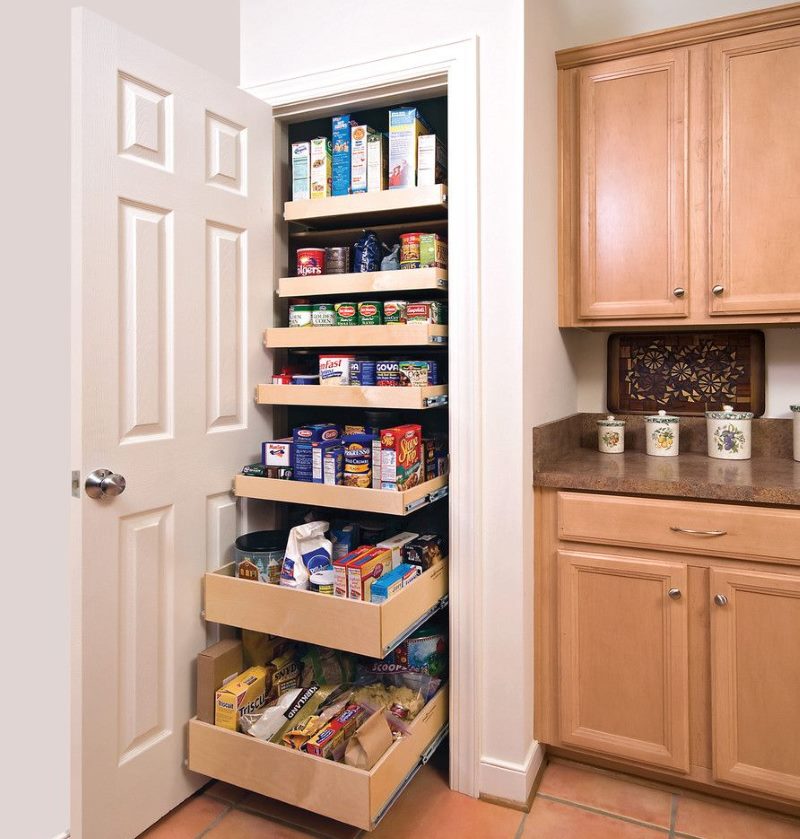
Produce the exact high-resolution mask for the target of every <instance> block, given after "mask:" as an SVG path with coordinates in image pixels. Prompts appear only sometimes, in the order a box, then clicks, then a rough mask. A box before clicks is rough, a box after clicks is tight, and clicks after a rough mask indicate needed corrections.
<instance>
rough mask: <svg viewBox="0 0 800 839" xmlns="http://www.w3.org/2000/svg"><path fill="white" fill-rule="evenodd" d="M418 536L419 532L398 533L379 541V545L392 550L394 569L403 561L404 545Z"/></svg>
mask: <svg viewBox="0 0 800 839" xmlns="http://www.w3.org/2000/svg"><path fill="white" fill-rule="evenodd" d="M418 536H419V533H398V534H397V536H392V538H391V539H384V540H383V541H382V542H378V544H377V547H379V548H384V549H385V550H387V551H391V552H392V563H391V566H392V568H393V569H394V568H397V566H398V565H400V563H401V562H402V561H403V545H405V544H407V543H408V542H410V541H411V540H412V539H416V538H417V537H418Z"/></svg>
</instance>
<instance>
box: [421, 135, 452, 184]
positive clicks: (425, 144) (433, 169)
mask: <svg viewBox="0 0 800 839" xmlns="http://www.w3.org/2000/svg"><path fill="white" fill-rule="evenodd" d="M446 182H447V152H446V151H445V148H444V143H443V142H442V141H441V140H440V139H439V137H438V136H437V135H436V134H423V135H422V136H421V137H419V138H418V139H417V186H433V185H434V184H443V183H446Z"/></svg>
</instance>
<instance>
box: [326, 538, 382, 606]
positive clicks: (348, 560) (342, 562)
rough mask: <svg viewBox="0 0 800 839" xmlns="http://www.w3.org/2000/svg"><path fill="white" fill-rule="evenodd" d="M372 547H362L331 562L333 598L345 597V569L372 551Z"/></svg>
mask: <svg viewBox="0 0 800 839" xmlns="http://www.w3.org/2000/svg"><path fill="white" fill-rule="evenodd" d="M373 547H374V546H373V545H362V546H361V547H360V548H356V549H355V550H354V551H350V553H349V554H345V556H343V557H342V558H341V559H335V560H334V561H333V594H334V596H335V597H347V569H348V568H349V567H350V565H352V563H354V562H355V561H356V560H358V559H359V558H360V557H361V556H363V555H364V554H365V553H368V552H369V551H371V550H372V548H373Z"/></svg>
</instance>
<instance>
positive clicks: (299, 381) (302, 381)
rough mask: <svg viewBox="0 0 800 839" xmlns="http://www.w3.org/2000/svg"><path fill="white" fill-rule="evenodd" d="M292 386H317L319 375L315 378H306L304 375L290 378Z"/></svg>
mask: <svg viewBox="0 0 800 839" xmlns="http://www.w3.org/2000/svg"><path fill="white" fill-rule="evenodd" d="M292 384H293V385H318V384H319V375H317V376H306V375H298V376H292Z"/></svg>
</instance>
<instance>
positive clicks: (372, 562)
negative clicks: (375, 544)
mask: <svg viewBox="0 0 800 839" xmlns="http://www.w3.org/2000/svg"><path fill="white" fill-rule="evenodd" d="M391 570H392V552H391V551H390V550H387V549H386V548H373V549H372V550H371V551H369V552H368V553H366V554H364V555H363V556H361V557H359V558H358V559H357V560H356V561H355V562H353V563H351V564H350V565H348V566H347V596H348V597H349V598H350V600H366V601H369V595H370V589H371V588H372V583H373V581H374V580H378V579H380V578H381V577H382V576H383V575H384V574H385V573H386V572H387V571H391Z"/></svg>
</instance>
